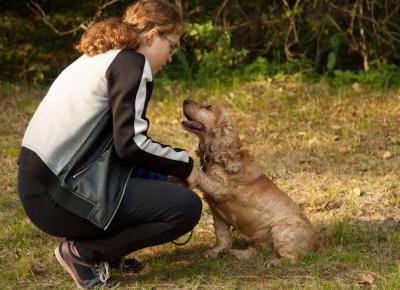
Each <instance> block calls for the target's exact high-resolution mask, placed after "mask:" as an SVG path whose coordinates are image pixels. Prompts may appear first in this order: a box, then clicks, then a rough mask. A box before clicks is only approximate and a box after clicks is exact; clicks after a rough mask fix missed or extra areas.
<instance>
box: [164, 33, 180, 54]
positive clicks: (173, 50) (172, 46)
mask: <svg viewBox="0 0 400 290" xmlns="http://www.w3.org/2000/svg"><path fill="white" fill-rule="evenodd" d="M161 37H162V38H164V39H165V40H166V41H168V44H169V48H170V53H169V54H170V55H173V54H175V53H176V52H177V51H178V50H179V44H178V43H176V42H174V41H172V40H171V39H169V38H168V37H167V36H166V35H161Z"/></svg>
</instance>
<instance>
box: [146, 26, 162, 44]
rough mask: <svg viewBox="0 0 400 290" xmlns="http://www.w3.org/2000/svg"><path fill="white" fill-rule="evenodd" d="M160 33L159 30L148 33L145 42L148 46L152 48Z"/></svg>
mask: <svg viewBox="0 0 400 290" xmlns="http://www.w3.org/2000/svg"><path fill="white" fill-rule="evenodd" d="M158 34H159V32H158V30H157V28H153V29H151V30H149V32H147V33H146V36H145V37H146V38H145V42H146V44H147V45H149V46H151V45H152V44H153V41H154V39H155V38H156V37H157V36H158Z"/></svg>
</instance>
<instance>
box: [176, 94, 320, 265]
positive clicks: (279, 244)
mask: <svg viewBox="0 0 400 290" xmlns="http://www.w3.org/2000/svg"><path fill="white" fill-rule="evenodd" d="M183 112H184V115H185V117H186V119H185V120H183V121H182V126H183V128H184V129H186V130H187V131H189V132H191V133H194V134H195V135H197V137H198V138H199V146H198V149H197V151H196V154H197V155H198V156H199V158H200V161H201V168H202V170H200V171H199V172H200V183H199V187H200V189H201V190H202V191H203V192H204V197H205V199H206V201H207V203H208V204H209V206H210V209H211V213H212V215H213V218H214V227H215V234H216V245H215V247H214V248H212V249H210V250H208V251H206V252H205V254H204V256H205V257H206V258H215V257H217V256H218V254H219V253H221V252H222V251H229V252H230V253H231V254H233V255H234V256H235V257H237V258H239V259H248V258H250V257H252V256H253V255H254V254H255V253H256V247H261V248H263V249H266V250H272V252H273V253H275V254H277V255H276V256H277V257H275V258H272V259H270V260H268V261H267V262H266V266H276V265H280V264H281V263H282V262H284V261H285V260H289V261H290V262H292V263H295V262H296V260H297V259H298V257H299V256H302V255H304V254H305V253H307V252H310V251H316V250H319V249H322V244H321V243H320V241H319V238H318V236H317V234H316V232H315V230H314V228H313V226H312V224H311V222H310V220H309V219H308V218H307V217H306V216H305V214H304V213H303V212H302V210H301V209H300V207H299V206H298V205H297V204H296V203H295V202H294V201H293V200H292V199H291V198H290V197H289V196H288V195H287V194H286V193H285V192H283V191H281V190H280V189H279V188H278V187H277V186H276V185H275V184H274V183H273V182H272V181H271V180H270V179H268V178H267V177H266V176H265V175H264V174H263V172H262V170H261V168H260V166H258V164H257V163H256V162H255V161H254V160H253V159H252V158H251V156H250V154H249V152H248V151H247V150H244V149H242V148H241V144H240V139H239V131H238V129H237V128H236V126H234V125H233V124H232V123H231V122H230V121H229V118H228V115H227V113H226V112H225V111H223V110H222V109H221V108H220V107H219V106H216V105H210V104H207V105H204V104H200V103H198V102H196V101H192V100H185V101H184V102H183ZM230 226H232V227H233V228H234V229H235V230H236V231H237V232H238V233H239V234H240V235H241V236H242V237H243V238H244V240H245V241H246V242H247V243H248V244H249V247H248V248H247V249H244V250H239V249H232V248H231V246H232V241H231V236H230V231H229V228H230Z"/></svg>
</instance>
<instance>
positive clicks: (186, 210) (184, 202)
mask: <svg viewBox="0 0 400 290" xmlns="http://www.w3.org/2000/svg"><path fill="white" fill-rule="evenodd" d="M178 206H179V212H180V213H181V218H183V222H184V224H185V225H186V226H187V227H188V228H189V230H190V229H192V228H193V227H194V226H195V225H196V224H197V223H198V222H199V220H200V216H201V211H202V206H203V205H202V202H201V199H200V198H199V197H198V195H197V194H195V193H194V192H193V191H189V190H187V191H186V192H185V193H184V194H183V196H182V198H181V199H180V200H179V205H178Z"/></svg>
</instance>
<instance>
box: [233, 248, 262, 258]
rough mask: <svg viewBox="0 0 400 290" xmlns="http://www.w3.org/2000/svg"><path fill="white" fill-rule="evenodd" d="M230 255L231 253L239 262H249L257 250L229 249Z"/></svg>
mask: <svg viewBox="0 0 400 290" xmlns="http://www.w3.org/2000/svg"><path fill="white" fill-rule="evenodd" d="M229 253H231V254H232V255H233V256H235V257H236V259H239V260H248V259H250V258H251V257H253V256H254V255H255V253H256V250H255V249H253V248H248V249H245V250H234V249H229Z"/></svg>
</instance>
